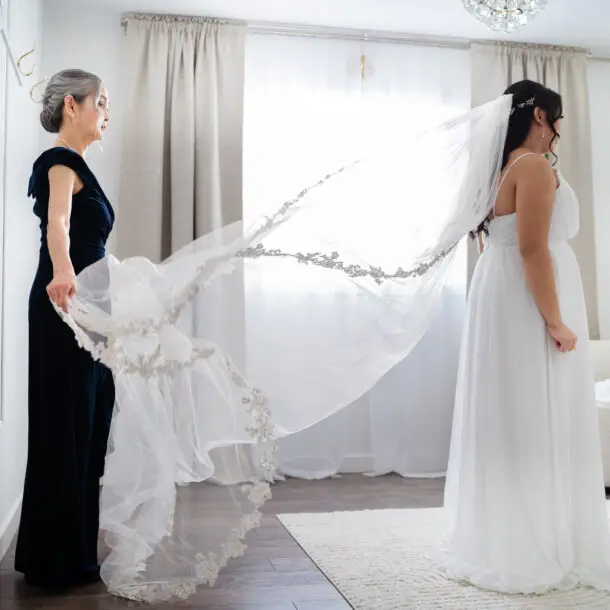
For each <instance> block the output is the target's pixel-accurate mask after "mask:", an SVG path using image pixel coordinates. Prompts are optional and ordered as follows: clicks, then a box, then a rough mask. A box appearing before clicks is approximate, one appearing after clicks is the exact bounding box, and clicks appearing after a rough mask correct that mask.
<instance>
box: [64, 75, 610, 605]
mask: <svg viewBox="0 0 610 610" xmlns="http://www.w3.org/2000/svg"><path fill="white" fill-rule="evenodd" d="M560 119H561V98H560V97H559V96H558V95H557V94H555V93H553V92H552V91H549V90H548V89H545V88H544V87H542V86H541V85H538V84H536V83H531V82H528V81H524V82H522V83H518V84H516V85H514V86H513V87H511V88H510V89H509V90H508V91H507V94H506V95H503V96H502V97H500V98H498V99H497V100H495V101H494V102H491V103H490V104H487V105H485V106H482V107H480V108H476V109H474V110H472V111H471V112H469V113H467V114H466V115H464V116H460V117H456V118H455V119H453V120H451V121H449V122H447V123H445V124H443V125H441V126H439V127H437V128H434V129H431V130H429V131H427V132H424V133H423V134H419V135H414V134H393V136H392V137H393V141H394V142H395V146H392V143H391V142H388V141H387V140H385V141H383V142H381V143H380V146H379V150H382V151H383V152H382V153H381V154H380V155H378V156H375V155H372V156H371V157H370V158H367V159H365V160H356V161H355V162H353V163H351V164H349V165H347V166H345V167H342V168H340V169H339V170H338V171H336V172H333V173H331V174H328V175H327V176H325V177H324V178H322V179H321V180H320V181H319V182H318V183H316V184H314V185H312V186H311V187H308V188H305V189H303V190H302V191H301V192H300V193H299V194H298V196H296V197H295V198H294V199H292V200H290V201H287V202H285V203H284V204H283V205H282V206H281V207H279V209H278V211H277V212H276V213H275V214H274V215H272V216H270V217H267V218H262V219H260V221H259V222H257V223H255V224H254V225H253V226H251V227H244V226H241V225H240V224H235V225H231V226H228V227H225V228H223V229H220V230H218V231H215V232H213V233H211V234H209V235H206V236H204V237H203V238H201V239H199V240H196V241H195V242H193V243H192V244H190V245H189V246H187V247H186V248H184V249H183V250H181V251H179V252H178V253H176V254H175V255H173V256H172V257H170V258H169V259H168V260H167V261H164V262H163V263H162V264H160V265H154V264H152V263H151V262H150V261H147V260H145V259H142V258H133V259H127V260H124V261H122V262H119V261H117V260H116V259H115V258H113V257H112V256H106V257H104V258H103V259H102V260H100V261H98V262H96V263H94V264H92V265H90V266H89V267H87V268H86V269H85V270H84V271H82V272H81V273H80V274H79V277H78V292H77V294H76V296H75V298H74V299H73V300H72V302H71V305H70V307H69V310H68V312H67V313H66V312H65V311H63V309H62V307H61V306H60V305H61V303H56V305H57V308H56V310H57V312H58V313H59V315H61V316H62V317H63V319H64V321H65V322H66V323H67V324H68V326H69V327H70V328H71V329H72V331H73V333H74V335H75V337H76V340H77V341H78V343H79V345H80V346H81V347H83V348H85V349H86V350H88V351H89V352H90V353H91V355H92V356H93V358H94V359H95V360H98V361H100V362H101V363H102V364H103V365H105V366H107V367H108V368H110V369H111V370H112V372H113V376H114V386H115V396H116V402H115V408H114V411H113V415H112V424H111V429H110V438H109V442H108V452H107V455H106V463H105V470H104V478H103V487H102V493H101V500H100V503H101V505H100V529H101V530H102V531H103V532H104V543H105V545H106V547H107V549H108V555H107V557H106V559H105V560H104V562H103V565H102V568H101V577H102V578H103V580H104V581H105V583H106V584H107V586H108V588H109V590H110V591H111V592H112V593H114V594H116V595H119V596H123V597H126V598H130V599H135V600H144V601H152V602H156V601H163V600H169V599H173V598H186V597H188V596H190V595H192V594H193V593H194V592H195V590H196V588H197V586H200V585H203V584H213V583H214V581H215V579H216V577H217V575H218V573H219V571H220V570H221V569H222V568H223V567H224V566H225V565H226V564H227V563H228V562H229V560H230V559H231V558H232V557H236V556H239V555H240V554H242V553H243V552H244V550H245V548H246V547H245V544H244V542H243V541H244V539H245V537H246V536H247V534H248V532H249V531H251V530H253V529H254V528H256V527H257V526H258V524H259V523H260V519H261V513H260V509H261V507H262V505H263V503H264V502H265V500H266V499H268V498H269V497H270V485H271V484H272V483H273V482H274V480H276V478H277V476H278V473H277V469H276V462H275V457H274V451H275V443H276V441H277V439H278V438H280V437H282V436H285V435H288V434H292V433H295V432H297V431H299V430H303V429H305V428H307V427H309V426H312V425H314V424H315V423H316V422H319V421H321V420H322V419H324V418H327V417H329V416H330V415H332V414H333V413H335V412H336V411H338V410H339V409H341V408H344V407H346V406H348V405H350V404H351V403H352V402H353V401H354V400H356V399H357V398H358V397H359V396H361V395H362V394H363V393H365V392H366V391H368V390H369V389H370V388H371V387H373V385H374V384H375V383H376V382H377V381H378V380H379V379H380V378H381V377H382V376H383V375H384V374H385V373H386V372H388V371H389V370H390V369H391V368H392V367H393V366H394V365H395V364H397V363H398V362H400V361H401V360H402V359H403V358H404V357H405V356H406V355H407V354H408V353H409V352H410V351H411V350H412V349H413V347H414V346H415V345H416V344H417V342H418V341H419V339H420V338H421V337H422V335H423V334H424V333H425V332H426V330H427V328H428V327H429V325H430V323H431V321H432V320H433V319H434V316H435V314H436V312H437V311H438V307H439V303H440V300H441V296H442V293H443V290H444V288H445V286H446V285H447V282H448V278H449V277H450V276H451V265H452V261H453V259H454V258H455V254H456V252H457V251H458V246H459V244H460V243H461V242H462V240H463V238H464V237H465V236H466V235H467V234H468V233H469V232H470V231H472V230H473V228H474V227H480V229H481V230H482V231H487V232H488V234H489V236H488V238H487V240H486V241H487V243H486V247H485V251H484V254H483V256H482V257H481V260H480V262H479V265H478V268H477V271H476V274H475V278H474V280H473V286H472V291H471V297H470V301H469V308H468V316H467V322H466V328H465V335H464V348H463V352H462V360H461V369H460V376H459V384H458V390H457V401H456V412H455V413H456V414H455V422H454V431H453V438H452V447H451V456H450V464H449V470H448V481H447V492H446V506H447V510H448V513H449V516H450V537H449V548H448V553H447V562H446V566H445V569H446V571H447V573H448V575H449V576H451V577H452V578H459V579H466V580H468V581H470V582H472V583H474V584H476V585H478V586H481V587H485V588H489V589H494V590H497V591H504V592H511V593H514V592H523V593H529V592H543V591H547V590H550V589H552V588H556V587H567V586H571V585H575V584H576V583H583V584H591V585H594V586H597V587H600V588H610V570H609V566H610V559H609V557H610V556H609V549H610V542H609V540H608V536H609V535H608V528H607V524H606V517H605V501H604V497H603V484H602V475H601V455H600V450H599V440H598V438H597V428H596V420H595V410H594V397H593V381H592V379H591V378H590V368H591V367H590V363H589V361H588V350H587V328H586V320H585V314H584V303H583V295H582V288H581V285H580V278H579V273H578V267H577V265H576V261H575V259H574V256H573V254H572V251H571V249H570V247H569V245H568V243H567V240H568V239H570V238H571V237H572V236H573V235H574V233H575V232H576V230H577V225H578V209H577V202H576V198H575V195H574V193H573V192H572V191H571V189H570V187H569V186H568V185H567V183H566V182H565V180H564V179H563V177H562V176H561V175H560V174H555V173H554V172H553V170H552V168H551V167H550V165H549V164H548V163H547V161H546V160H545V159H544V154H545V153H548V154H551V156H552V155H553V150H554V146H555V143H556V141H557V137H558V135H559V121H560ZM405 142H408V145H407V146H405ZM439 176H440V177H442V178H441V179H439ZM371 202H374V205H372V204H371ZM422 209H425V210H427V211H429V210H433V211H434V213H433V214H426V217H427V218H431V219H432V220H429V221H427V223H426V226H422V223H421V214H420V211H421V210H422ZM486 219H488V220H486ZM371 231H373V232H374V233H376V234H377V235H383V237H384V240H383V245H382V246H379V239H378V238H377V239H367V237H366V236H367V235H369V234H371ZM373 242H374V243H373ZM365 261H366V262H365ZM397 265H399V266H397ZM287 273H290V274H291V284H292V285H293V286H300V287H304V288H302V289H303V290H311V291H312V292H315V294H316V297H317V298H318V299H319V301H320V302H321V303H322V304H323V305H324V307H326V308H329V309H330V310H332V313H333V314H336V315H333V318H332V319H333V320H336V321H337V323H336V324H332V325H329V324H323V323H322V321H320V320H319V319H316V317H315V316H312V315H308V312H307V311H302V309H300V308H298V307H295V308H294V310H292V312H293V317H292V319H291V320H288V319H287V318H286V317H285V316H284V317H282V316H278V317H276V318H273V319H271V316H269V315H265V308H264V307H261V304H260V302H261V299H260V294H261V293H263V295H264V296H266V297H268V298H270V299H272V300H273V299H275V298H276V294H275V292H274V291H275V290H277V283H273V282H270V281H269V278H273V277H282V276H284V275H283V274H287ZM328 291H331V292H332V297H333V298H332V299H329V298H328V296H327V295H328ZM283 298H285V295H284V297H283ZM295 327H298V330H299V332H298V333H295V331H294V328H295ZM577 337H579V338H580V341H578V343H577ZM574 348H575V349H574ZM271 350H274V351H278V353H281V354H282V361H281V366H282V368H281V370H276V369H275V368H273V367H272V366H271V364H270V362H269V358H268V354H269V352H270V351H271ZM303 354H306V356H307V357H306V358H304V357H303Z"/></svg>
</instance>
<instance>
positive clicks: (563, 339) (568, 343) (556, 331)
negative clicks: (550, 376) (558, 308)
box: [548, 322, 578, 354]
mask: <svg viewBox="0 0 610 610" xmlns="http://www.w3.org/2000/svg"><path fill="white" fill-rule="evenodd" d="M548 331H549V335H551V338H552V339H553V341H554V343H555V347H556V348H557V349H558V350H559V351H560V352H561V353H562V354H565V353H566V352H571V351H573V350H575V349H576V343H577V341H578V338H577V337H576V335H575V334H574V333H573V332H572V331H571V330H570V329H569V328H568V327H567V326H566V325H565V324H564V323H563V322H562V323H561V324H558V325H557V326H548Z"/></svg>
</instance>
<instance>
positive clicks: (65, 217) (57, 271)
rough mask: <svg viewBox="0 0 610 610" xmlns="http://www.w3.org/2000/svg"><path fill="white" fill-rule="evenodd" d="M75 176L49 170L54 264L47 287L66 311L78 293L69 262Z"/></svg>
mask: <svg viewBox="0 0 610 610" xmlns="http://www.w3.org/2000/svg"><path fill="white" fill-rule="evenodd" d="M75 181H76V174H75V173H74V171H72V170H71V169H70V168H69V167H65V166H63V165H54V166H53V167H52V168H51V169H50V170H49V218H48V225H47V244H48V246H49V254H50V255H51V262H52V263H53V281H52V282H51V283H50V284H49V286H48V287H47V293H48V294H49V297H50V298H51V300H52V301H53V302H54V303H55V304H56V305H58V306H59V307H61V308H62V309H63V310H64V311H66V310H67V308H68V300H69V299H70V298H71V297H72V296H73V295H74V294H75V293H76V276H75V273H74V267H73V265H72V261H71V260H70V214H71V211H72V193H73V191H74V184H75Z"/></svg>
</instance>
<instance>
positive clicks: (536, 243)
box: [515, 155, 562, 329]
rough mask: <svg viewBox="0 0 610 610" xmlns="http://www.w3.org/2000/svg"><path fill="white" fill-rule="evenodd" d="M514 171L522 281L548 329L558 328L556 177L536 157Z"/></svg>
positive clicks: (524, 160) (542, 161) (559, 316)
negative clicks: (553, 237)
mask: <svg viewBox="0 0 610 610" xmlns="http://www.w3.org/2000/svg"><path fill="white" fill-rule="evenodd" d="M515 170H516V171H515V182H516V209H517V234H518V239H519V250H520V252H521V258H522V260H523V267H524V270H525V278H526V280H527V284H528V287H529V289H530V291H531V293H532V295H533V296H534V299H535V301H536V305H537V306H538V309H539V310H540V313H541V315H542V317H543V318H544V320H545V322H546V323H547V326H548V327H549V329H553V328H560V327H561V326H562V320H561V311H560V309H559V299H558V298H557V288H556V285H555V274H554V270H553V259H552V257H551V252H550V250H549V230H550V226H551V216H552V214H553V206H554V205H555V191H556V181H555V175H554V173H553V169H552V168H551V166H550V165H549V164H548V161H546V159H545V158H544V157H542V156H538V155H536V156H534V155H532V156H531V157H528V158H527V159H523V161H522V162H521V163H519V166H516V167H515ZM517 170H518V171H517Z"/></svg>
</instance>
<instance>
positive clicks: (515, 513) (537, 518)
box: [445, 81, 610, 593]
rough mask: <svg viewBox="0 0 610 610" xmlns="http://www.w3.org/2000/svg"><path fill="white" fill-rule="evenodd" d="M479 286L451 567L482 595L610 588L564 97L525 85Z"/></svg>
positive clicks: (456, 473) (515, 91)
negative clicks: (563, 165)
mask: <svg viewBox="0 0 610 610" xmlns="http://www.w3.org/2000/svg"><path fill="white" fill-rule="evenodd" d="M506 93H507V94H512V96H513V100H514V101H513V109H512V111H511V117H510V120H509V124H508V131H507V136H506V143H505V145H504V151H503V156H502V172H501V176H500V182H499V188H498V195H497V199H496V202H495V205H494V208H493V211H492V213H491V216H490V217H489V219H488V220H486V221H485V223H484V224H482V225H481V226H480V227H479V231H480V232H485V233H486V234H487V243H486V245H485V247H484V252H483V255H482V256H481V257H480V259H479V261H478V264H477V268H476V271H475V274H474V277H473V280H472V285H471V289H470V295H469V306H468V309H467V318H466V324H465V329H464V338H463V344H462V354H461V365H460V371H459V374H458V386H457V394H456V403H455V412H454V422H453V433H452V439H451V450H450V457H449V468H448V472H447V483H446V487H445V507H446V512H447V513H448V515H449V521H450V536H449V548H450V554H449V558H448V571H449V573H450V574H451V575H452V576H454V577H457V578H462V579H466V580H468V581H470V582H472V583H473V584H475V585H478V586H480V587H483V588H486V589H492V590H495V591H500V592H505V593H543V592H545V591H549V590H551V589H553V588H564V587H571V586H573V585H575V584H577V583H580V584H584V585H592V586H594V587H599V588H603V589H610V532H609V530H608V519H607V515H606V498H605V493H604V486H603V475H602V467H601V448H600V441H599V433H598V428H597V413H596V408H595V396H594V383H593V370H592V364H591V362H590V356H589V346H588V338H589V332H588V329H587V319H586V311H585V303H584V297H583V289H582V284H581V279H580V273H579V269H578V264H577V262H576V259H575V257H574V253H573V251H572V249H571V247H570V245H569V243H568V240H570V239H572V238H573V237H574V236H575V235H576V233H577V231H578V202H577V200H576V196H575V194H574V192H573V191H572V189H571V188H570V186H569V185H568V184H567V182H566V181H565V179H564V178H563V177H562V176H561V175H560V174H559V173H558V172H554V171H553V169H552V167H551V165H550V164H549V163H548V161H547V160H546V159H545V157H544V155H549V156H551V157H552V158H554V159H556V157H555V153H554V151H555V144H556V143H557V141H558V138H559V135H560V134H559V131H560V124H561V120H562V119H563V116H562V104H561V97H560V96H559V95H558V94H557V93H555V92H553V91H550V90H549V89H546V88H545V87H543V86H541V85H539V84H537V83H533V82H529V81H524V82H520V83H516V84H515V85H513V86H511V87H509V88H508V89H507V91H506Z"/></svg>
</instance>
